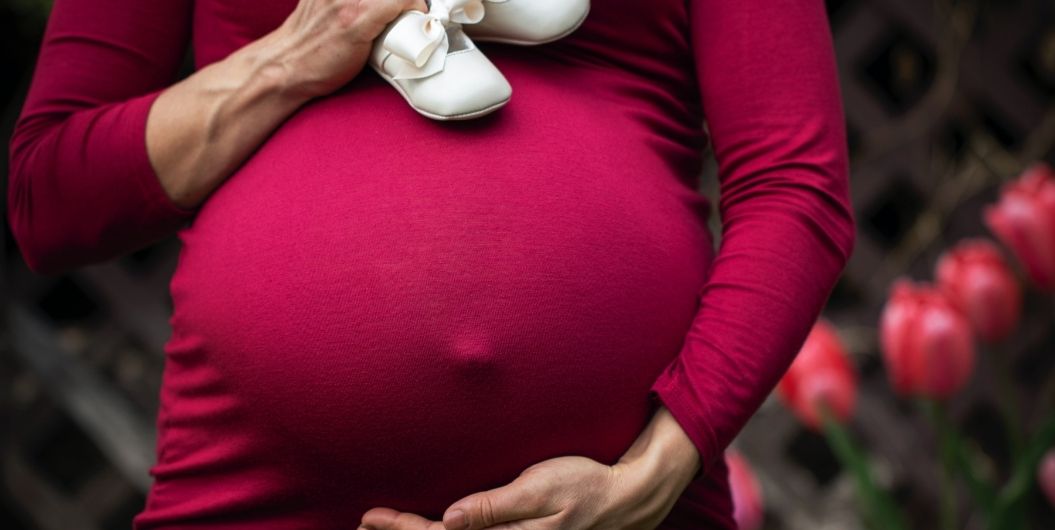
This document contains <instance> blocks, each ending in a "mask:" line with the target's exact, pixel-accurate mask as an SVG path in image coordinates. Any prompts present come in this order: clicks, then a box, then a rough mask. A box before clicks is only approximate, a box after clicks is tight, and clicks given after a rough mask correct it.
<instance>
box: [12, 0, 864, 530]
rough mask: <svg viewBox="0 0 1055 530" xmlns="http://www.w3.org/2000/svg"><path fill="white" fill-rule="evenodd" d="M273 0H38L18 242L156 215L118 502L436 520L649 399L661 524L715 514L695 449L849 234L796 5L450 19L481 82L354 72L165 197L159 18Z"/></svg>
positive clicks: (170, 513) (149, 227)
mask: <svg viewBox="0 0 1055 530" xmlns="http://www.w3.org/2000/svg"><path fill="white" fill-rule="evenodd" d="M521 1H527V0H521ZM295 4H296V0H197V1H192V0H151V1H140V0H57V1H56V2H55V4H54V11H53V13H52V16H51V18H50V21H49V24H48V27H47V33H46V36H45V39H44V43H43V48H42V50H41V52H40V57H39V63H38V65H37V69H36V72H35V77H34V78H33V82H32V86H31V89H30V92H29V97H28V101H27V102H26V105H25V108H24V110H23V112H22V114H21V116H20V119H19V121H18V123H17V129H16V131H15V134H14V136H13V138H12V140H11V146H10V147H11V178H10V188H9V195H8V200H9V207H10V209H9V218H10V222H11V227H12V231H13V233H14V235H15V237H16V240H17V242H18V244H19V246H20V248H21V250H22V252H23V255H24V257H25V259H26V261H27V263H28V265H29V266H30V267H31V268H32V269H33V270H34V271H37V272H39V273H46V274H55V273H60V272H63V271H65V270H68V269H69V268H71V267H75V266H78V265H83V264H87V263H93V262H97V261H101V260H105V259H110V258H112V257H115V256H117V255H120V254H122V253H125V252H129V251H132V250H134V249H137V248H141V247H143V246H145V245H147V244H149V243H152V242H155V241H158V240H159V239H161V238H164V237H167V236H171V235H172V234H175V233H178V235H179V237H180V239H181V241H182V243H183V246H182V250H181V253H180V256H179V264H178V268H177V270H176V272H175V275H174V277H173V278H172V280H171V285H170V288H171V295H172V300H173V302H174V314H173V315H172V318H171V325H172V336H171V339H170V341H169V342H168V344H167V345H166V348H165V354H166V365H165V370H164V378H163V386H162V390H161V406H160V411H159V416H158V421H157V428H158V432H159V438H158V445H157V463H156V465H155V466H154V467H153V468H152V475H153V477H154V483H153V487H152V489H151V491H150V494H149V496H148V499H147V503H146V507H145V509H144V510H143V512H142V513H140V514H139V515H138V516H137V517H136V519H135V523H134V526H135V528H137V529H140V530H146V529H153V528H203V529H204V528H253V529H335V530H336V529H350V528H354V527H355V525H356V523H358V522H359V519H360V517H361V515H362V513H363V512H364V511H366V510H368V509H370V508H372V507H375V506H388V507H392V508H396V509H399V510H403V511H411V512H415V513H418V514H420V515H423V516H428V517H430V518H432V519H439V518H440V516H441V515H442V513H443V511H444V509H445V508H447V507H448V506H449V505H450V504H451V503H452V502H454V501H456V500H458V499H459V498H461V497H462V496H464V495H467V494H471V493H474V492H478V491H483V490H485V489H489V488H493V487H497V486H501V485H503V484H506V483H508V482H510V481H512V480H513V479H514V478H516V476H517V475H518V474H519V473H520V472H521V471H523V470H524V469H526V468H527V467H529V466H530V465H532V464H535V463H538V462H541V461H543V460H546V459H549V458H553V457H557V456H561V455H581V456H586V457H590V458H593V459H596V460H598V461H601V462H604V463H609V464H611V463H614V462H615V461H616V460H617V459H618V458H619V456H620V455H621V454H623V452H624V451H625V450H626V449H627V448H628V447H629V446H630V444H631V443H632V442H633V440H634V439H635V438H636V437H637V436H638V434H639V433H640V432H641V430H642V429H643V427H644V426H645V424H646V423H647V422H648V420H649V418H650V416H651V414H652V412H653V411H654V410H655V406H656V404H657V403H659V402H662V403H664V404H665V405H666V406H667V407H668V408H669V409H670V410H671V411H672V412H673V414H674V417H675V418H676V419H677V420H678V422H679V424H680V425H681V426H682V427H683V428H684V429H685V431H686V432H687V433H688V435H689V436H690V437H691V439H692V441H693V442H694V444H695V446H696V447H697V448H698V449H699V451H700V453H701V455H702V458H703V461H704V462H705V467H704V468H703V469H702V470H701V472H700V473H699V474H698V475H697V477H696V479H695V480H694V481H693V483H692V484H691V485H690V486H689V488H688V489H687V490H686V491H685V493H684V494H683V495H682V497H681V498H680V499H679V501H678V503H677V505H676V506H675V508H674V510H673V512H672V513H671V515H670V516H669V517H668V519H667V520H666V521H665V522H664V526H663V528H668V529H675V528H682V529H686V528H704V527H714V528H730V527H731V526H732V524H733V523H732V520H731V515H730V513H731V507H730V500H729V493H728V486H727V483H726V468H725V466H724V464H723V463H722V460H721V458H720V457H721V454H722V451H723V449H724V448H725V446H726V445H727V444H728V443H729V442H730V441H731V440H732V439H733V437H734V436H735V435H736V433H737V432H738V431H739V430H740V429H741V428H742V426H743V425H744V423H745V422H746V421H747V419H748V418H749V416H750V415H751V414H752V413H753V412H754V411H755V410H756V409H757V408H758V406H759V405H760V404H761V402H762V400H763V399H764V398H765V396H766V395H767V394H768V393H769V392H770V390H771V389H772V387H773V386H774V385H775V383H776V381H777V380H778V378H779V377H780V375H781V374H782V373H783V371H784V370H785V369H786V367H787V366H788V364H789V363H790V361H791V360H792V358H793V356H794V354H795V353H796V352H797V350H798V348H799V346H800V345H801V344H802V342H803V340H804V339H805V336H806V334H807V332H808V331H809V329H810V326H811V324H812V323H813V322H814V320H815V319H816V317H817V316H818V314H819V312H820V310H821V308H822V306H823V304H824V303H825V300H826V298H827V297H828V295H829V293H830V290H831V288H832V287H833V285H834V283H835V280H836V278H837V277H838V275H839V274H840V273H841V271H842V269H843V267H844V265H845V263H846V260H847V257H848V255H849V253H850V251H851V249H852V247H853V244H854V219H853V214H852V213H851V208H850V204H849V194H848V164H847V154H846V142H845V130H844V123H843V114H842V107H841V99H840V93H839V87H838V82H837V75H836V69H835V62H834V54H833V51H832V43H831V37H830V33H829V28H828V25H827V23H828V21H827V18H826V15H825V12H824V6H823V3H822V2H821V1H820V0H813V1H803V0H750V1H749V0H738V1H728V0H649V1H642V0H594V2H593V7H592V12H591V14H590V16H589V18H588V19H587V20H586V22H585V23H584V25H583V26H582V27H581V28H580V29H579V30H578V31H577V32H576V33H574V34H573V35H572V36H570V37H568V38H566V39H564V40H562V41H559V42H557V43H553V44H549V45H544V46H540V47H531V48H529V47H516V46H508V45H500V44H493V43H480V44H479V46H480V47H481V48H482V49H483V50H484V52H485V53H486V54H487V56H488V57H490V59H491V60H492V61H493V62H494V63H495V64H496V65H497V66H498V68H499V69H500V70H501V71H502V72H503V73H504V74H505V75H506V77H507V78H508V79H509V81H510V83H511V84H512V86H513V89H514V95H513V99H512V101H511V102H510V103H509V104H508V105H507V106H506V107H505V108H503V109H501V110H500V111H498V112H497V113H495V114H493V115H491V116H489V117H486V118H484V119H478V120H473V121H469V122H461V123H440V122H435V121H431V120H429V119H426V118H423V117H422V116H420V115H418V114H416V113H415V112H413V111H412V110H411V109H410V108H409V107H408V106H407V104H406V103H405V102H404V100H403V99H402V98H401V97H400V96H399V94H398V93H397V92H396V91H395V90H394V89H393V88H392V87H391V86H389V85H388V84H386V83H385V82H384V81H382V80H381V79H380V78H379V77H378V76H377V75H376V74H375V73H374V72H372V71H370V70H369V69H367V70H364V71H363V73H362V74H360V75H359V76H358V77H356V78H355V79H354V80H353V81H352V82H350V83H349V84H348V85H347V86H345V87H343V88H342V89H340V90H338V91H337V92H336V93H333V94H332V95H330V96H327V97H323V98H318V99H316V100H313V101H311V102H309V103H308V104H306V105H305V106H304V107H302V108H301V109H299V110H298V111H297V112H296V113H295V114H293V115H292V116H290V117H289V119H288V120H287V121H285V122H284V123H283V124H282V125H281V126H279V127H278V128H277V129H276V130H275V131H274V133H273V134H272V135H271V136H270V137H269V138H268V139H267V140H266V141H265V142H264V143H263V144H262V145H261V146H260V147H259V149H258V150H256V151H255V152H254V153H253V154H252V156H251V157H250V158H248V159H247V160H246V161H245V163H244V164H243V165H241V166H240V167H239V168H238V169H237V170H236V171H235V172H234V173H233V174H232V175H230V177H229V179H228V180H227V181H226V182H225V183H224V184H223V185H222V186H221V187H219V188H218V189H217V190H216V191H215V192H214V193H213V194H212V195H211V196H210V197H209V198H208V200H206V201H205V202H204V203H203V204H201V205H200V206H199V207H198V208H195V209H192V210H189V209H182V208H179V207H177V206H176V205H174V204H173V203H172V202H170V200H169V199H168V197H167V195H166V194H165V192H164V190H163V188H162V187H161V185H160V183H159V181H158V178H157V175H156V173H155V172H154V170H153V169H152V167H151V165H150V162H149V159H148V157H147V151H146V146H145V139H144V138H145V133H144V131H145V123H146V119H147V112H148V110H149V107H150V105H151V103H152V102H153V100H154V98H155V97H157V95H158V94H159V92H160V91H161V90H163V89H164V88H165V87H167V86H169V85H171V84H172V83H174V82H175V81H176V75H177V73H178V71H179V65H180V62H181V59H182V57H183V56H184V52H185V49H186V46H187V45H188V44H190V45H193V50H194V60H195V64H196V66H197V67H198V68H201V67H204V66H206V65H208V64H210V63H213V62H215V61H219V60H221V59H223V58H224V57H225V56H226V55H228V54H230V53H231V52H233V51H234V50H236V49H238V48H239V47H241V46H243V45H245V44H246V43H249V42H250V41H252V40H254V39H257V38H259V37H260V36H262V35H264V34H265V33H267V32H269V31H271V30H272V29H274V28H275V27H277V26H278V25H279V24H280V23H281V22H282V21H283V20H284V19H285V18H286V16H287V15H288V14H289V13H290V12H291V11H292V10H293V8H294V6H295ZM704 122H706V129H705V128H704V126H703V123H704ZM708 141H709V142H711V144H712V146H713V148H714V152H715V155H716V157H717V160H718V163H719V168H720V179H721V197H720V200H719V201H718V204H717V206H718V212H719V213H720V215H721V220H722V222H723V238H722V244H721V247H720V249H719V251H718V252H717V253H715V252H714V251H713V250H712V239H711V236H710V234H709V233H708V230H707V226H706V220H707V218H708V216H709V215H711V211H710V206H709V203H708V200H707V198H706V197H703V196H702V195H701V194H700V193H699V192H698V191H696V190H697V180H698V174H699V172H700V170H701V164H702V159H703V151H704V148H705V145H706V143H707V142H708Z"/></svg>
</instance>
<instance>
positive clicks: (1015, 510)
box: [994, 411, 1055, 528]
mask: <svg viewBox="0 0 1055 530" xmlns="http://www.w3.org/2000/svg"><path fill="white" fill-rule="evenodd" d="M1052 446H1055V413H1053V412H1050V411H1049V412H1048V417H1047V418H1046V419H1045V421H1044V423H1043V424H1042V425H1041V427H1040V429H1039V430H1037V432H1036V434H1034V436H1033V438H1032V439H1031V440H1030V442H1029V445H1028V446H1027V447H1026V450H1025V452H1024V453H1023V454H1022V457H1021V458H1019V459H1018V462H1017V463H1016V464H1015V467H1014V470H1013V471H1012V474H1011V479H1010V480H1008V482H1007V484H1005V485H1004V487H1003V488H1002V489H1001V490H1000V494H999V496H998V498H997V504H996V510H995V514H994V528H997V527H998V526H997V525H999V527H1000V528H1017V527H1020V526H1021V524H1022V523H1021V519H1022V512H1023V511H1024V508H1023V506H1022V504H1023V501H1024V500H1025V498H1026V494H1027V493H1029V491H1030V489H1031V488H1032V487H1033V475H1034V473H1036V470H1037V466H1038V465H1040V460H1041V459H1042V458H1044V453H1045V452H1046V451H1047V450H1048V449H1049V448H1050V447H1052Z"/></svg>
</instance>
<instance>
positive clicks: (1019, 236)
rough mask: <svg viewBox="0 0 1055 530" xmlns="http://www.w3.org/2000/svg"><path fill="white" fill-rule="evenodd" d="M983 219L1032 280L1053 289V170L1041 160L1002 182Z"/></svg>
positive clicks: (1054, 226)
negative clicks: (1013, 179)
mask: <svg viewBox="0 0 1055 530" xmlns="http://www.w3.org/2000/svg"><path fill="white" fill-rule="evenodd" d="M984 216H985V222H986V224H987V225H989V229H990V230H992V231H993V233H994V234H996V235H997V237H999V238H1000V240H1001V241H1003V242H1004V244H1005V245H1007V246H1008V247H1009V248H1010V249H1011V250H1012V251H1013V252H1014V253H1015V256H1016V257H1017V258H1018V260H1019V261H1020V262H1021V263H1022V265H1024V266H1025V268H1026V271H1027V272H1029V275H1030V277H1031V278H1033V281H1034V282H1036V283H1037V285H1039V286H1040V287H1041V288H1043V289H1045V290H1047V291H1055V172H1053V171H1052V169H1051V167H1050V166H1048V165H1047V164H1044V163H1038V164H1035V165H1033V166H1032V167H1030V168H1029V169H1027V170H1026V171H1025V172H1024V173H1022V176H1020V177H1019V178H1018V180H1015V181H1013V182H1009V183H1007V184H1005V185H1004V187H1003V189H1002V190H1001V192H1000V201H999V202H998V203H997V204H995V205H990V206H987V207H986V208H985V212H984Z"/></svg>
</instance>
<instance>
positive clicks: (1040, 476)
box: [1037, 449, 1055, 506]
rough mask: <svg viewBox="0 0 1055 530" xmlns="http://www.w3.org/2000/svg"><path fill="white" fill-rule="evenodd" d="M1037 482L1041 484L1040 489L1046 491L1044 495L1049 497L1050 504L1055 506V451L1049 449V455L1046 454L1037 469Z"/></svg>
mask: <svg viewBox="0 0 1055 530" xmlns="http://www.w3.org/2000/svg"><path fill="white" fill-rule="evenodd" d="M1037 482H1039V483H1040V489H1042V490H1044V495H1046V496H1047V497H1048V502H1050V503H1051V505H1052V506H1055V449H1049V450H1048V452H1047V453H1044V458H1043V459H1042V460H1041V461H1040V466H1039V467H1038V468H1037Z"/></svg>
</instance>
